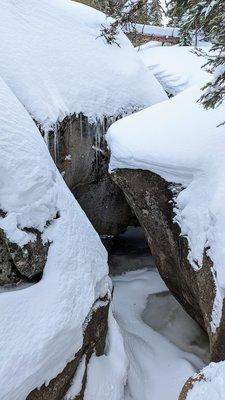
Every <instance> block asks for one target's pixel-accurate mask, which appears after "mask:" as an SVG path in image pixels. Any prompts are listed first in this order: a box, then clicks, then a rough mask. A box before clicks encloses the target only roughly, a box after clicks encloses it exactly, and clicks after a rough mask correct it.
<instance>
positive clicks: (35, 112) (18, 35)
mask: <svg viewBox="0 0 225 400" xmlns="http://www.w3.org/2000/svg"><path fill="white" fill-rule="evenodd" d="M0 7H1V15H0V35H1V38H2V40H1V43H0V76H1V77H2V78H3V79H4V81H5V82H6V83H7V85H8V86H9V87H10V89H11V90H12V92H13V93H14V94H15V96H16V97H17V98H18V99H19V100H20V101H21V103H22V104H23V105H24V106H25V108H26V109H27V111H28V112H29V113H30V115H31V116H32V118H33V119H34V120H35V121H36V122H37V123H38V124H39V125H40V126H41V128H42V129H43V130H44V131H45V132H47V131H49V130H50V129H51V128H54V127H55V125H56V123H57V122H58V121H62V120H63V119H64V118H65V117H66V116H68V115H70V114H74V113H77V114H78V113H80V112H82V113H83V114H85V115H86V116H88V117H89V119H91V120H96V118H98V119H101V118H102V117H104V116H116V115H121V114H122V113H123V112H124V111H126V112H131V111H133V110H134V109H140V108H143V107H146V106H149V105H151V104H154V103H156V102H158V101H161V100H162V99H165V93H164V91H163V90H162V88H161V86H160V85H159V83H158V82H157V81H156V80H155V78H154V77H153V76H152V75H151V73H150V72H148V71H147V70H146V68H145V67H144V66H143V64H142V63H141V61H140V59H139V57H138V56H137V54H136V52H135V50H134V48H133V46H132V45H131V43H130V42H129V40H128V39H127V37H126V36H125V35H124V34H123V33H122V31H120V32H119V34H118V37H117V44H116V43H115V44H113V45H109V44H107V43H106V42H105V39H103V37H100V33H101V32H100V31H101V28H102V25H104V26H107V25H108V24H109V23H110V21H111V20H110V19H106V17H105V15H104V14H103V13H101V12H99V11H97V10H94V9H92V8H90V7H87V6H85V5H83V4H79V3H77V2H74V1H70V0H42V1H41V2H37V1H36V0H27V1H24V0H18V1H16V2H15V1H14V0H8V1H7V2H6V1H5V0H0ZM12 27H13V28H12ZM118 44H119V46H118Z"/></svg>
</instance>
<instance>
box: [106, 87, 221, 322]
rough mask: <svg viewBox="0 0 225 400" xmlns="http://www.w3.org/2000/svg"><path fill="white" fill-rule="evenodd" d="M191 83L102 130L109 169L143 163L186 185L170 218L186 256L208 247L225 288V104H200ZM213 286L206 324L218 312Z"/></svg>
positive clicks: (198, 256)
mask: <svg viewBox="0 0 225 400" xmlns="http://www.w3.org/2000/svg"><path fill="white" fill-rule="evenodd" d="M201 93H202V92H201V90H200V88H199V87H198V86H197V87H196V86H194V87H191V88H189V89H187V90H185V91H184V92H182V93H181V94H179V95H177V96H176V97H174V98H172V99H170V100H167V101H165V102H162V103H160V104H156V105H154V106H152V107H150V108H148V109H146V110H143V111H140V112H139V113H136V114H134V115H131V116H130V117H126V118H124V119H122V120H120V121H118V122H116V123H115V124H114V125H112V127H111V128H110V130H109V133H108V135H107V140H108V144H109V146H110V148H111V161H110V169H111V170H114V169H116V168H131V169H132V168H133V169H146V170H150V171H153V172H155V173H157V174H158V175H161V176H162V177H163V178H164V179H166V180H167V181H168V182H175V183H178V184H182V185H183V186H184V187H186V189H185V190H182V191H181V192H180V194H179V195H178V197H177V198H176V208H175V212H176V221H177V222H178V223H179V225H180V227H181V231H182V234H183V235H185V236H186V237H187V238H188V241H189V247H190V253H189V261H190V262H191V263H192V265H193V267H194V268H198V266H201V265H202V260H203V253H204V249H205V248H206V247H209V250H208V254H209V256H210V257H211V259H212V261H213V263H214V266H215V269H216V272H217V280H218V283H219V286H220V287H221V288H223V290H224V288H225V251H224V242H225V211H224V206H223V204H224V202H225V185H224V182H225V172H224V171H225V125H221V126H219V127H218V125H219V124H221V123H222V122H223V121H224V115H225V104H222V105H221V106H220V107H219V108H217V109H214V110H212V109H211V110H207V111H206V110H205V109H203V108H202V106H201V105H200V104H199V103H197V100H198V99H199V97H200V95H201ZM219 293H220V292H219V289H218V291H217V298H216V301H215V308H214V310H213V321H212V329H215V327H216V326H218V324H219V321H220V317H221V307H222V297H221V298H220V294H219Z"/></svg>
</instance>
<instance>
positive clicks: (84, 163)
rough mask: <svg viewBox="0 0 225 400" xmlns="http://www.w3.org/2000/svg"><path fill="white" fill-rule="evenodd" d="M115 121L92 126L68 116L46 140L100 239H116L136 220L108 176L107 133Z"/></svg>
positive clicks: (79, 116) (118, 189)
mask: <svg viewBox="0 0 225 400" xmlns="http://www.w3.org/2000/svg"><path fill="white" fill-rule="evenodd" d="M112 122H113V119H104V120H102V121H98V122H96V123H94V124H93V123H90V122H89V121H88V119H87V118H86V117H84V116H83V115H82V114H80V115H78V116H76V115H74V116H71V117H67V118H66V119H65V120H64V121H63V122H62V123H61V124H60V125H59V127H58V129H57V131H56V132H55V133H50V134H49V135H48V138H46V140H47V141H48V147H49V150H50V153H51V155H52V157H53V159H54V161H55V162H56V165H57V167H58V169H59V171H60V172H61V174H62V176H63V177H64V179H65V181H66V183H67V185H68V186H69V188H70V189H71V191H72V193H73V194H74V196H75V198H76V200H77V201H78V202H79V204H80V205H81V207H82V209H83V210H84V212H85V213H86V215H87V217H88V218H89V220H90V221H91V223H92V225H93V226H94V228H95V229H96V230H97V232H98V233H99V235H100V236H103V237H105V236H114V235H117V234H119V233H121V232H123V231H124V229H126V227H127V226H128V225H132V224H133V221H134V220H135V217H134V215H133V213H132V211H131V209H130V207H129V205H128V204H127V201H126V199H125V196H124V194H123V192H122V191H121V190H120V188H119V187H118V186H117V185H116V184H115V183H114V182H113V181H112V179H111V177H110V175H109V174H108V161H109V153H108V149H107V145H106V142H105V133H106V131H107V129H108V127H109V125H110V124H111V123H112Z"/></svg>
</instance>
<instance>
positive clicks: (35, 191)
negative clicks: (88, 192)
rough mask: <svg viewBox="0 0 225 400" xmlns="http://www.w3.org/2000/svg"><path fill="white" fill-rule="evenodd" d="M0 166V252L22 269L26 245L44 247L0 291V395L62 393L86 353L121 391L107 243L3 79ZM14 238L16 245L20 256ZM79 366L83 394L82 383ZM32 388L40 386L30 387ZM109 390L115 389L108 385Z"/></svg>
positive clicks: (8, 398) (52, 398)
mask: <svg viewBox="0 0 225 400" xmlns="http://www.w3.org/2000/svg"><path fill="white" fill-rule="evenodd" d="M0 170H1V175H0V209H1V216H0V238H1V241H0V255H2V250H5V251H6V255H5V256H6V257H7V259H8V261H9V262H10V263H11V265H12V266H13V271H14V272H15V274H18V270H17V269H19V267H18V265H20V263H22V264H23V261H24V259H25V260H26V257H28V258H29V254H27V253H29V251H28V250H27V247H26V246H28V245H30V246H33V247H34V248H35V247H37V253H41V248H42V247H46V249H45V252H46V253H45V266H44V272H43V276H42V279H40V280H39V282H38V283H36V284H28V282H26V285H25V286H24V285H20V286H15V285H14V286H11V287H4V288H2V290H1V293H0V309H1V324H0V354H1V365H0V381H1V389H0V397H1V400H24V399H26V398H28V399H29V400H34V399H35V400H37V399H45V400H56V399H57V400H58V399H62V398H63V396H64V395H65V393H66V390H67V389H68V386H69V383H70V381H71V378H72V377H73V375H74V372H75V371H76V369H77V367H78V364H79V362H80V361H81V359H82V357H84V356H85V357H86V364H85V365H86V367H85V370H86V368H87V365H88V361H89V359H90V357H92V355H93V357H97V356H98V357H99V358H97V359H98V363H99V364H100V365H102V363H103V365H104V370H105V373H107V372H108V373H109V374H110V376H111V379H112V385H114V387H115V388H116V389H117V390H118V391H119V390H120V391H122V388H123V383H124V373H125V359H124V354H123V345H122V341H121V337H120V334H119V332H118V331H117V326H116V325H115V321H114V320H113V318H112V316H111V317H110V319H109V323H108V307H109V301H110V282H109V278H108V267H107V254H106V251H105V249H104V247H103V246H102V244H101V241H100V239H99V237H98V235H97V233H96V232H95V231H94V229H93V227H92V225H91V224H90V222H89V221H88V219H87V217H86V216H85V214H84V212H83V211H82V210H81V208H80V206H79V205H78V203H77V202H76V200H75V199H74V197H73V195H72V194H71V193H70V191H69V189H68V188H67V186H66V184H65V183H64V181H63V179H62V177H61V175H60V174H59V172H58V170H57V169H56V166H55V164H54V162H53V160H52V159H51V157H50V154H49V152H48V149H47V147H46V144H45V143H44V140H43V138H42V137H41V135H40V132H39V131H38V129H37V127H36V125H35V124H34V122H33V120H32V119H31V117H30V115H29V114H28V113H27V111H26V110H25V108H24V106H23V105H22V104H21V103H20V102H19V100H18V99H17V98H16V96H15V95H14V94H13V93H12V91H11V90H10V88H9V87H8V86H7V84H6V83H5V82H4V81H3V80H2V79H0ZM37 237H38V239H37ZM4 246H5V247H4ZM13 246H16V248H17V250H20V251H21V254H19V253H18V252H17V255H16V260H15V253H13V251H12V249H13ZM31 254H33V253H32V251H31ZM34 262H36V261H34ZM0 263H1V264H0V268H3V267H4V263H2V260H1V259H0ZM1 274H3V271H2V270H1ZM19 277H20V278H21V279H22V280H24V279H23V278H24V276H22V274H19ZM28 278H29V277H26V279H25V280H28ZM39 278H40V277H39ZM7 283H9V282H7ZM108 325H109V338H108V345H107V348H108V351H107V352H105V339H106V335H107V330H108ZM115 336H116V338H117V339H116V340H117V346H116V347H117V348H116V349H115V346H114V347H113V346H112V343H113V339H114V340H115ZM111 338H112V339H111ZM118 352H119V355H118V358H117V357H116V355H115V354H118ZM95 354H96V355H95ZM113 357H114V358H113ZM115 358H116V361H113V360H114V359H115ZM118 360H120V361H119V364H118ZM118 366H119V367H120V368H118ZM108 367H109V368H108ZM90 368H91V367H90ZM114 369H115V370H114ZM117 370H118V371H119V374H120V377H118V376H117V372H116V371H117ZM110 371H111V372H110ZM58 374H59V375H58ZM90 374H91V370H90ZM57 376H58V377H57ZM83 376H84V377H85V376H86V375H85V371H84V374H83ZM83 376H82V382H83V385H81V386H80V387H79V390H78V392H79V391H80V392H81V394H82V396H81V397H80V398H83V393H85V390H86V389H85V385H86V378H85V379H84V380H83ZM88 376H89V372H88ZM88 376H87V380H88V379H89V378H88ZM56 377H57V378H56ZM53 378H55V379H53ZM44 384H45V385H46V386H45V385H44ZM35 388H40V390H35V391H34V392H32V391H33V390H34V389H35ZM92 389H93V390H95V388H92ZM88 390H90V387H89V389H88ZM109 390H110V388H109ZM30 392H32V394H30ZM29 394H30V395H29ZM77 394H78V393H77ZM27 396H28V397H27ZM105 396H106V397H105V399H109V398H112V399H113V397H109V392H108V393H107V391H106V390H105Z"/></svg>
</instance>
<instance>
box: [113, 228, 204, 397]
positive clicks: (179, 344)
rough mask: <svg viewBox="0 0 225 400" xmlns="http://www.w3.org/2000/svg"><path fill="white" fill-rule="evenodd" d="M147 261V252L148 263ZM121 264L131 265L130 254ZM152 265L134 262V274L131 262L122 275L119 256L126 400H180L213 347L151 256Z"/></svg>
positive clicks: (117, 296) (117, 300)
mask: <svg viewBox="0 0 225 400" xmlns="http://www.w3.org/2000/svg"><path fill="white" fill-rule="evenodd" d="M129 235H130V233H129ZM132 237H133V239H134V232H132ZM138 237H139V240H138V241H137V242H138V248H139V257H141V253H140V236H138ZM124 248H125V247H124ZM146 257H147V255H146V249H145V254H144V258H143V260H144V263H146ZM133 258H134V257H133ZM128 260H130V256H129V255H128ZM139 260H140V259H139ZM121 261H122V262H124V261H125V255H124V254H123V255H122V254H121ZM149 263H150V264H151V265H149V266H148V267H145V268H140V261H139V265H138V269H136V270H134V259H133V262H132V268H131V269H132V270H131V271H128V266H127V264H126V263H125V264H126V265H125V271H126V272H125V273H124V274H122V275H121V272H122V267H121V266H119V257H118V255H117V258H116V268H117V269H118V273H119V274H120V275H118V276H115V269H113V268H112V272H113V274H114V276H113V278H112V279H113V283H114V300H113V309H114V314H115V317H116V320H117V322H118V324H119V326H120V329H121V332H122V334H123V338H124V344H125V348H126V353H127V357H128V362H129V368H128V381H127V388H126V397H125V400H177V399H178V397H179V393H180V391H181V389H182V387H183V384H184V383H185V381H186V380H187V378H189V377H190V376H191V375H193V373H195V372H196V371H198V370H199V369H201V368H202V367H203V366H204V365H205V363H206V362H207V356H208V343H207V339H206V335H205V334H204V333H203V332H202V330H201V329H200V328H199V327H198V325H197V324H196V323H195V322H194V321H193V320H192V319H191V318H190V317H189V316H188V315H187V314H186V313H185V311H184V310H183V309H182V307H181V306H180V305H179V303H177V301H176V300H175V299H174V298H173V296H172V295H171V294H170V292H169V291H168V289H167V287H166V286H165V284H164V282H163V281H162V279H161V278H160V276H159V274H158V272H157V270H156V269H155V267H154V264H153V261H152V259H151V257H150V255H149Z"/></svg>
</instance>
